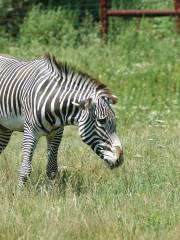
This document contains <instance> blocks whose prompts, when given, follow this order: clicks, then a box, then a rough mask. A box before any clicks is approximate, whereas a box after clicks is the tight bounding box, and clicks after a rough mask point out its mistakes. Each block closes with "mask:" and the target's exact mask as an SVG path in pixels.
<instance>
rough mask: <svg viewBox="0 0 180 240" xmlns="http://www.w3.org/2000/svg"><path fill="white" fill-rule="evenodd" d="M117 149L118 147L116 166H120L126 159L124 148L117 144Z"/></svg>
mask: <svg viewBox="0 0 180 240" xmlns="http://www.w3.org/2000/svg"><path fill="white" fill-rule="evenodd" d="M115 149H116V156H117V161H116V166H119V165H121V164H122V163H123V161H124V155H123V150H122V148H120V147H118V146H116V147H115Z"/></svg>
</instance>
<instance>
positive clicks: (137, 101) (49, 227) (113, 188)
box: [0, 9, 180, 240]
mask: <svg viewBox="0 0 180 240" xmlns="http://www.w3.org/2000/svg"><path fill="white" fill-rule="evenodd" d="M33 11H37V9H36V10H33ZM62 13H63V12H62ZM31 14H32V15H30V17H29V18H27V19H26V20H25V22H24V24H23V26H22V28H21V31H20V36H19V38H18V39H14V40H12V39H7V36H4V35H3V34H1V36H0V51H1V52H4V53H8V54H11V55H13V56H16V57H19V58H25V59H33V58H34V57H39V56H42V55H43V54H44V53H45V52H48V51H49V52H51V53H54V54H55V56H56V57H57V58H58V59H59V60H62V61H67V62H68V63H70V64H73V65H75V66H77V67H78V68H80V69H83V70H84V71H85V72H88V73H90V74H91V75H93V76H95V77H97V78H99V79H100V80H102V81H103V82H104V83H106V84H107V85H108V86H109V87H110V88H111V89H112V91H113V93H114V94H116V95H117V96H118V97H119V102H118V104H117V105H116V106H114V110H115V112H116V116H117V125H118V134H119V135H120V136H121V138H122V139H123V142H124V153H125V162H124V165H123V166H122V167H120V168H118V169H115V170H113V171H110V170H109V169H107V168H106V167H105V166H104V164H103V162H102V160H100V159H99V158H98V157H97V156H96V155H95V154H94V153H93V152H92V151H91V150H90V149H89V148H88V147H87V146H85V145H84V144H83V143H81V140H80V138H78V137H77V129H76V128H73V127H67V128H66V132H65V134H64V138H63V141H62V144H61V151H60V155H59V165H60V169H61V171H60V173H59V175H58V176H57V178H56V180H55V181H54V182H49V181H48V179H47V177H46V175H45V169H46V158H47V156H46V142H45V140H44V139H42V140H41V141H40V143H39V145H38V147H37V149H36V152H35V155H34V159H33V172H32V174H31V177H30V179H29V181H28V183H27V185H26V188H25V189H24V191H23V192H18V191H17V188H16V187H17V182H18V175H17V171H18V169H19V166H20V162H21V158H22V148H21V145H22V134H20V133H14V134H13V136H12V139H11V142H10V144H9V145H8V147H7V149H6V150H5V151H4V153H3V154H2V155H1V156H0V176H1V177H0V196H1V197H0V240H13V239H14V240H16V239H23V240H24V239H28V240H29V239H31V240H32V239H42V240H46V239H47V240H57V239H60V240H61V239H62V240H71V239H90V240H91V239H94V240H96V239H97V240H101V239H102V240H104V239H113V240H116V239H117V240H121V239H125V240H126V239H127V240H132V239H137V240H144V239H148V240H150V239H152V240H154V239H163V240H164V239H169V240H175V239H180V214H179V212H180V211H179V210H180V204H179V202H180V201H179V199H180V196H179V188H178V185H179V182H180V176H179V156H180V125H179V118H180V107H179V106H180V67H179V64H180V51H179V49H180V38H179V35H178V34H177V33H175V32H174V31H173V27H174V22H173V21H171V20H169V19H166V20H164V19H163V20H160V19H155V20H153V21H152V20H142V22H141V24H138V23H136V22H133V23H131V22H130V21H128V22H127V23H125V22H124V21H121V20H119V19H118V20H113V21H111V22H110V35H109V41H108V43H107V44H106V45H105V44H104V43H102V42H101V41H100V38H99V35H98V28H97V27H96V26H94V27H93V25H91V24H90V27H89V25H86V24H85V23H84V27H82V28H80V29H78V30H77V29H74V28H73V24H72V23H71V22H68V21H65V28H64V29H63V28H62V29H60V28H59V31H60V30H61V31H62V33H63V36H62V35H61V32H58V34H57V35H56V30H57V29H56V27H55V26H56V25H55V24H54V23H53V22H49V21H51V20H52V21H54V20H53V19H56V18H57V19H61V18H62V19H63V16H62V15H61V12H60V11H58V13H57V14H59V15H58V16H56V13H53V11H52V12H51V15H52V18H51V19H48V24H42V23H43V22H45V23H46V22H47V15H48V14H47V13H46V12H45V13H43V11H41V12H40V14H42V16H41V17H39V15H38V14H37V16H36V17H37V18H38V19H37V20H38V23H39V26H41V30H42V32H41V34H40V35H39V32H37V28H36V22H37V21H36V19H35V16H33V12H32V13H31ZM46 14H47V15H46ZM68 16H69V15H68ZM39 19H42V20H41V21H42V22H41V21H40V22H39ZM68 24H70V25H68ZM44 25H46V26H44ZM43 26H44V31H43V29H42V28H43ZM48 26H50V28H51V29H49V30H48ZM53 27H54V29H53ZM30 29H31V31H32V32H33V37H31V32H29V31H28V30H30ZM68 29H71V30H72V31H71V32H70V33H69V32H68ZM48 31H49V32H48ZM69 31H70V30H69ZM47 32H48V34H49V35H48V34H46V33H47ZM72 33H73V34H72ZM43 34H44V35H45V36H43ZM72 35H73V36H72ZM56 37H59V39H57V38H56ZM45 40H46V42H44V41H45Z"/></svg>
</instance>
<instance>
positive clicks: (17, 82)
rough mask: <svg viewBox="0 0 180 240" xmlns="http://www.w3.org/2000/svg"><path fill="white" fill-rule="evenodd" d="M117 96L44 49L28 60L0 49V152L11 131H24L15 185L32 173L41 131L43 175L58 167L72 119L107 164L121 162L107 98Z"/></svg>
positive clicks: (51, 175)
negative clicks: (44, 153)
mask: <svg viewBox="0 0 180 240" xmlns="http://www.w3.org/2000/svg"><path fill="white" fill-rule="evenodd" d="M116 102H117V97H116V96H114V95H112V94H111V92H110V90H108V89H107V87H106V86H105V85H104V84H102V83H101V82H99V81H97V80H96V79H94V78H92V77H90V76H89V75H87V74H85V73H82V72H80V71H77V70H76V69H74V68H73V67H70V66H68V65H67V64H65V63H59V62H57V61H56V59H55V57H54V56H51V55H49V54H47V55H45V56H44V57H42V58H40V59H36V60H33V61H22V60H18V59H16V58H14V57H11V56H8V55H0V153H1V152H2V151H3V150H4V149H5V147H6V146H7V144H8V142H9V139H10V137H11V134H12V132H13V131H20V132H24V135H23V160H22V165H21V168H20V170H19V185H18V186H19V187H20V188H21V187H23V185H24V183H25V182H26V181H27V177H28V176H29V175H30V173H31V160H32V156H33V151H34V149H35V147H36V144H37V142H38V139H39V137H41V136H46V139H47V149H48V163H47V175H48V177H49V178H50V179H52V178H54V177H55V175H56V173H57V169H58V167H57V153H58V147H59V144H60V142H61V138H62V134H63V129H64V126H65V125H77V126H78V127H79V133H80V136H81V138H82V140H83V141H84V142H85V143H86V144H88V145H89V146H90V147H91V148H92V149H93V151H94V152H96V154H97V155H99V156H100V157H101V158H102V159H103V160H104V161H105V163H106V164H107V165H108V166H109V167H110V168H111V169H112V168H114V167H117V166H119V165H120V164H121V163H122V162H123V149H122V145H121V142H120V140H119V138H118V137H117V135H116V123H115V114H114V112H113V111H112V109H111V106H110V104H115V103H116Z"/></svg>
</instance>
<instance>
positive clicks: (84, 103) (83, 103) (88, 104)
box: [72, 98, 93, 110]
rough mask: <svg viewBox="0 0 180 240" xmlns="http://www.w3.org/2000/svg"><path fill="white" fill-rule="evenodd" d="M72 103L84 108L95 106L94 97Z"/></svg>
mask: <svg viewBox="0 0 180 240" xmlns="http://www.w3.org/2000/svg"><path fill="white" fill-rule="evenodd" d="M72 104H73V105H74V106H77V107H79V108H81V109H83V110H86V109H91V108H92V106H93V101H92V98H88V99H85V100H82V101H80V102H78V103H77V102H72Z"/></svg>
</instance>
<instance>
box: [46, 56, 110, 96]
mask: <svg viewBox="0 0 180 240" xmlns="http://www.w3.org/2000/svg"><path fill="white" fill-rule="evenodd" d="M44 58H45V59H47V60H48V61H49V62H50V63H51V65H52V66H55V67H56V68H57V70H58V71H60V72H63V73H65V74H68V73H72V72H74V73H77V74H79V75H81V76H82V77H83V78H85V79H87V80H88V81H90V82H93V83H94V84H95V86H96V87H97V90H98V91H99V92H101V94H102V95H104V96H106V97H108V96H109V97H111V96H112V93H111V90H110V89H109V88H108V87H107V86H106V85H105V84H104V83H102V82H101V81H100V80H98V79H96V78H94V77H92V76H90V75H89V74H87V73H85V72H83V71H81V70H79V69H77V68H76V67H74V66H71V65H69V64H68V63H67V62H60V61H57V60H56V58H55V56H54V55H51V54H49V53H47V54H46V55H45V56H44Z"/></svg>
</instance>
